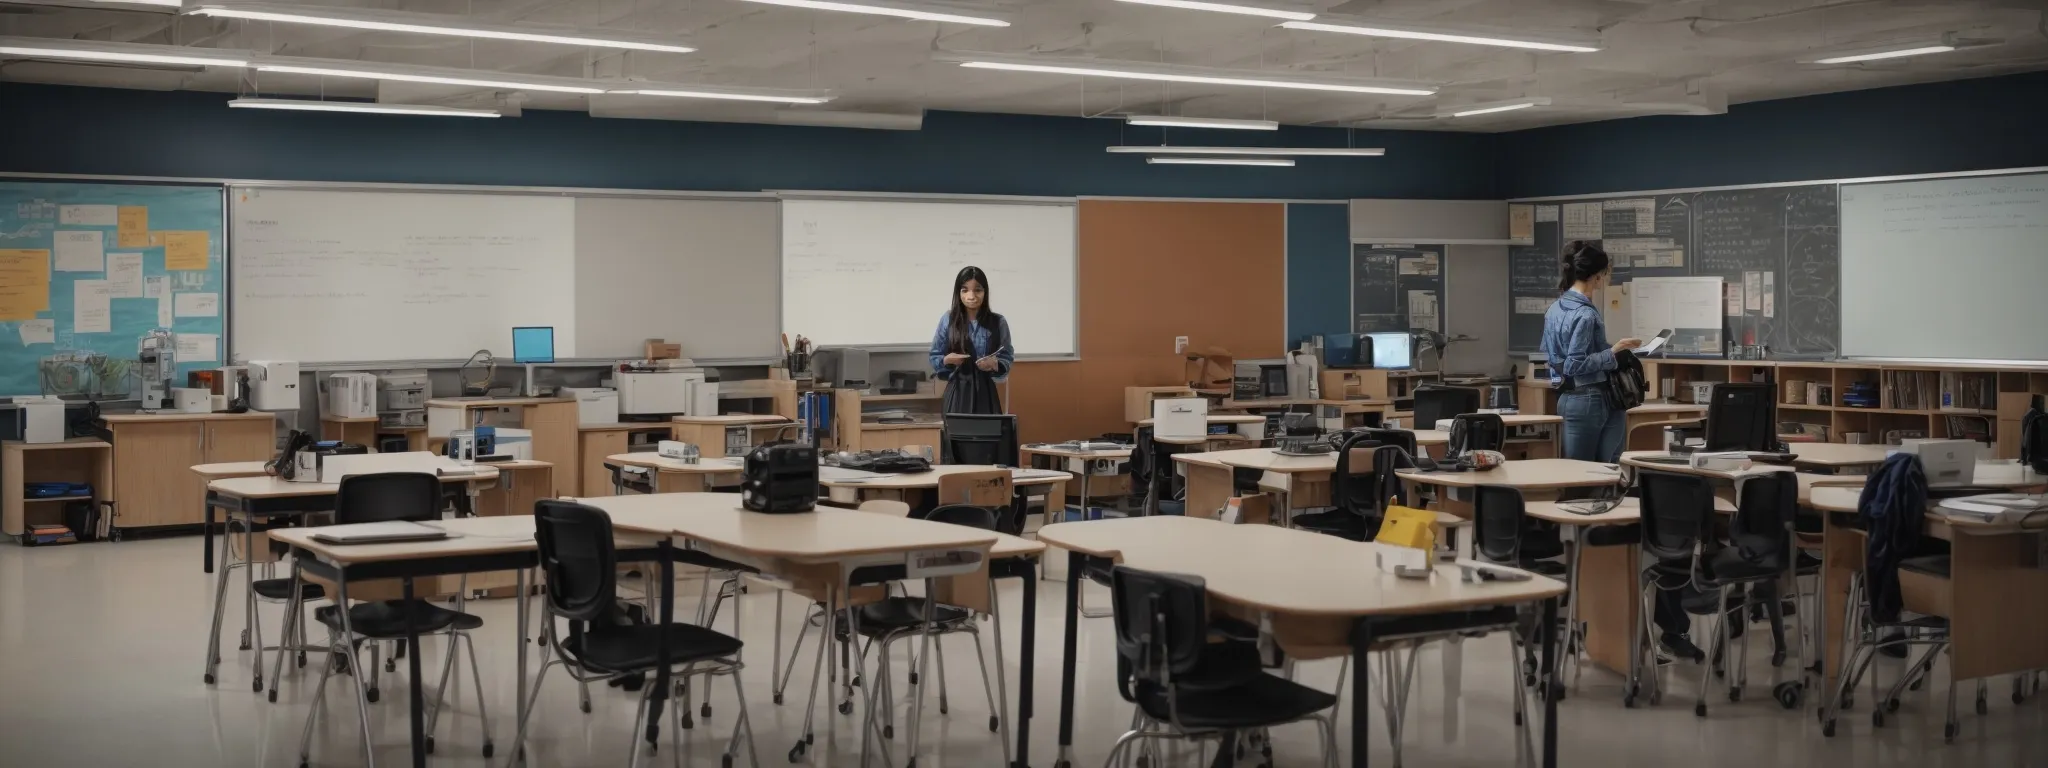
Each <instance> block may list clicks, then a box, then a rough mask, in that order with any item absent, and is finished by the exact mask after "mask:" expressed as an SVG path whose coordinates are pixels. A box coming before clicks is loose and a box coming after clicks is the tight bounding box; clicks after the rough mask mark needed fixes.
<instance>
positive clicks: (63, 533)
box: [21, 524, 78, 547]
mask: <svg viewBox="0 0 2048 768" xmlns="http://www.w3.org/2000/svg"><path fill="white" fill-rule="evenodd" d="M76 543H78V537H77V536H74V535H72V533H71V529H70V528H66V527H64V526H61V525H42V524H36V525H30V526H29V527H28V530H26V531H24V532H23V535H22V537H21V545H22V546H24V547H45V546H50V545H53V544H76Z"/></svg>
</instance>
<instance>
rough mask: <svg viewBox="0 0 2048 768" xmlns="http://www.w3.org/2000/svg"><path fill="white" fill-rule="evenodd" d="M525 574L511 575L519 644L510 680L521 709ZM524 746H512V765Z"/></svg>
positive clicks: (523, 698) (523, 699)
mask: <svg viewBox="0 0 2048 768" xmlns="http://www.w3.org/2000/svg"><path fill="white" fill-rule="evenodd" d="M526 574H527V569H525V568H520V569H518V570H517V571H514V572H513V574H512V583H513V585H514V587H515V591H514V592H513V593H512V599H513V600H515V601H517V602H518V608H517V609H516V610H517V614H518V618H517V619H515V620H514V624H515V626H514V627H513V628H512V632H513V640H514V641H515V642H517V643H518V644H519V645H518V648H519V650H518V651H517V652H516V655H517V657H518V661H517V662H515V663H516V664H517V666H515V667H513V668H512V679H513V684H514V685H515V686H516V687H517V690H518V694H517V696H518V698H515V699H513V701H516V702H519V706H520V707H522V708H523V707H525V706H526V642H527V623H526V622H527V616H528V615H529V614H530V613H531V609H530V608H529V607H528V603H531V602H532V601H533V598H531V597H529V596H528V595H527V594H526V583H527V579H526ZM475 652H476V651H475V649H471V651H470V653H475ZM524 746H525V745H523V744H514V745H512V751H513V754H514V757H513V762H514V764H517V762H518V760H519V756H520V755H523V754H525V753H524V751H523V750H522V749H521V748H522V747H524Z"/></svg>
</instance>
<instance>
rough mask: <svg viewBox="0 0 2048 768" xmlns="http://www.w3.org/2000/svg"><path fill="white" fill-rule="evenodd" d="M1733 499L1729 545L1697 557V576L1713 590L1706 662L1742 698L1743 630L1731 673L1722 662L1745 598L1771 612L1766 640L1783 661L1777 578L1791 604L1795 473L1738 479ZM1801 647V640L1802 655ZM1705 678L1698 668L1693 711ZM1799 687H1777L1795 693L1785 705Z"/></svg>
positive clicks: (1744, 615) (1732, 696)
mask: <svg viewBox="0 0 2048 768" xmlns="http://www.w3.org/2000/svg"><path fill="white" fill-rule="evenodd" d="M1735 498H1736V505H1735V515H1734V517H1732V518H1730V519H1729V521H1728V545H1727V546H1725V547H1721V548H1720V549H1718V550H1714V551H1713V552H1712V553H1711V554H1710V555H1707V556H1706V557H1704V558H1702V559H1703V563H1702V565H1703V568H1702V569H1701V571H1702V573H1701V576H1702V578H1701V579H1700V580H1699V581H1698V584H1699V586H1700V589H1701V590H1702V591H1706V590H1712V591H1713V592H1714V593H1715V595H1714V598H1715V601H1716V602H1715V603H1714V605H1715V606H1717V608H1716V610H1715V613H1714V617H1715V618H1714V622H1715V632H1714V643H1715V648H1714V650H1713V651H1712V656H1713V660H1714V663H1713V664H1710V665H1708V666H1710V667H1718V668H1720V671H1721V674H1723V675H1726V676H1727V677H1729V678H1730V682H1729V685H1728V700H1729V701H1741V700H1742V689H1743V685H1744V684H1745V683H1746V682H1747V681H1748V675H1747V668H1746V667H1747V665H1746V664H1744V662H1745V661H1747V660H1748V657H1749V634H1748V633H1747V632H1744V633H1743V634H1742V638H1741V640H1742V647H1741V649H1740V651H1739V652H1738V654H1737V655H1736V660H1735V664H1734V667H1735V671H1734V673H1733V674H1729V673H1727V671H1726V666H1725V665H1724V664H1723V662H1724V660H1725V658H1726V656H1727V649H1728V648H1729V646H1730V645H1731V644H1732V643H1733V641H1734V639H1735V638H1734V636H1733V635H1734V630H1735V629H1736V628H1739V627H1740V626H1741V624H1742V622H1745V621H1747V620H1748V616H1749V605H1750V599H1751V598H1756V599H1758V600H1761V601H1762V602H1763V607H1764V610H1765V612H1766V613H1767V614H1768V615H1769V617H1770V621H1771V639H1772V640H1773V641H1774V642H1775V644H1776V650H1775V651H1774V652H1773V654H1772V664H1773V665H1774V666H1775V665H1777V664H1781V663H1783V662H1784V658H1785V650H1784V649H1785V620H1784V615H1783V610H1782V604H1781V603H1780V602H1779V601H1778V595H1777V583H1778V582H1780V581H1785V582H1789V583H1790V584H1791V585H1792V600H1793V601H1794V602H1795V603H1796V602H1797V601H1798V599H1799V582H1798V579H1796V578H1792V576H1793V574H1792V570H1793V568H1794V563H1795V562H1796V559H1797V557H1798V552H1799V550H1798V547H1797V546H1796V545H1795V544H1794V543H1793V540H1792V534H1793V519H1794V516H1795V515H1796V514H1797V510H1798V507H1799V481H1798V476H1797V475H1795V474H1793V473H1791V472H1771V473H1767V474H1761V475H1752V476H1749V477H1743V478H1740V479H1738V480H1736V482H1735ZM1709 503H1711V502H1709ZM1731 592H1733V593H1735V594H1737V595H1738V596H1739V597H1740V602H1739V604H1737V605H1733V606H1731V605H1730V604H1729V602H1728V599H1729V597H1730V594H1731ZM1803 616H1804V614H1803V613H1799V614H1795V619H1797V620H1799V621H1800V623H1801V627H1802V630H1803V628H1804V624H1805V621H1804V618H1803ZM1801 634H1802V635H1803V634H1804V632H1803V631H1802V633H1801ZM1803 648H1804V646H1803V645H1802V652H1801V656H1802V660H1804V650H1803ZM1706 682H1707V679H1706V675H1705V673H1704V672H1703V673H1702V674H1701V676H1700V690H1701V692H1702V696H1701V698H1702V701H1701V703H1700V704H1698V705H1696V706H1695V707H1694V713H1695V714H1698V715H1705V714H1706V703H1705V701H1704V698H1705V693H1704V692H1705V691H1706ZM1803 688H1804V681H1803V680H1802V681H1800V683H1799V685H1798V687H1796V688H1791V689H1785V688H1781V689H1780V690H1779V694H1780V695H1781V696H1784V695H1788V694H1791V695H1794V698H1793V699H1792V702H1791V706H1788V707H1787V708H1788V709H1790V708H1792V707H1796V706H1797V705H1798V701H1797V698H1796V694H1797V693H1798V692H1799V691H1800V690H1803ZM1782 701H1783V700H1782V699H1781V702H1782Z"/></svg>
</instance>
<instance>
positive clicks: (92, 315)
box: [71, 280, 114, 333]
mask: <svg viewBox="0 0 2048 768" xmlns="http://www.w3.org/2000/svg"><path fill="white" fill-rule="evenodd" d="M113 298H114V292H113V288H112V286H109V285H108V284H107V281H105V280H77V281H74V282H72V283H71V332H72V333H108V332H111V331H113V330H114V313H113V309H112V308H113Z"/></svg>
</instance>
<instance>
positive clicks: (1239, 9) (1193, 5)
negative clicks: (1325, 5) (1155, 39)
mask: <svg viewBox="0 0 2048 768" xmlns="http://www.w3.org/2000/svg"><path fill="white" fill-rule="evenodd" d="M1123 2H1126V3H1137V4H1139V5H1161V6H1165V7H1168V8H1186V9H1188V10H1193V11H1215V12H1217V13H1237V14H1243V15H1245V16H1264V17H1266V18H1269V19H1287V20H1289V21H1308V20H1309V19H1313V18H1315V17H1316V15H1315V14H1313V13H1307V12H1304V11H1289V10H1285V9H1281V8H1263V7H1260V6H1256V5H1245V4H1243V3H1205V2H1200V0H1123Z"/></svg>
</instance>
